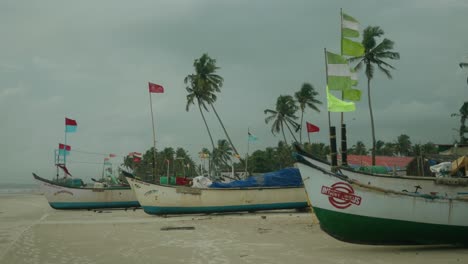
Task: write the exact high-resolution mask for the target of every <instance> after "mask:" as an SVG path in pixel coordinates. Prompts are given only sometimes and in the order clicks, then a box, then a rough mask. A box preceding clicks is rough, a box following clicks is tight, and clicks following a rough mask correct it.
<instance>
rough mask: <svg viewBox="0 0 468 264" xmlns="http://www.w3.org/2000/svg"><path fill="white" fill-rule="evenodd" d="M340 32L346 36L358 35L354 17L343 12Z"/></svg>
mask: <svg viewBox="0 0 468 264" xmlns="http://www.w3.org/2000/svg"><path fill="white" fill-rule="evenodd" d="M341 21H342V22H341V32H342V33H341V34H342V36H343V37H347V38H357V37H359V22H358V21H357V20H356V19H354V17H352V16H349V15H347V14H345V13H343V17H342V20H341Z"/></svg>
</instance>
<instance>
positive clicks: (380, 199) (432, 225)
mask: <svg viewBox="0 0 468 264" xmlns="http://www.w3.org/2000/svg"><path fill="white" fill-rule="evenodd" d="M296 167H297V168H299V170H300V172H301V176H302V179H303V182H304V187H305V189H306V192H307V195H308V198H309V200H310V201H311V206H312V207H313V209H314V212H315V214H316V216H317V218H318V220H319V222H320V227H321V228H322V230H323V231H325V232H326V233H328V234H329V235H331V236H333V237H335V238H337V239H339V240H342V241H346V242H351V243H360V244H375V245H379V244H383V245H403V244H467V243H468V201H467V200H465V199H463V198H461V197H453V198H451V199H449V198H446V197H444V196H438V195H425V194H415V193H407V192H400V191H395V190H391V189H383V188H378V187H375V186H369V185H365V184H362V183H360V182H358V181H355V180H350V179H349V178H346V177H343V176H341V175H336V174H333V173H331V172H326V171H322V170H318V169H316V168H314V167H311V166H309V165H307V164H304V163H301V162H297V163H296ZM465 191H466V189H465Z"/></svg>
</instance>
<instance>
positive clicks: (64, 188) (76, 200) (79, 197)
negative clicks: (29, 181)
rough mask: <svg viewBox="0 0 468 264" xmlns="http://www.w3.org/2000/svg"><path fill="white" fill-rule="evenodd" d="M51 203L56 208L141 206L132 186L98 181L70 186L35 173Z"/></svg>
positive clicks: (34, 175)
mask: <svg viewBox="0 0 468 264" xmlns="http://www.w3.org/2000/svg"><path fill="white" fill-rule="evenodd" d="M33 177H34V179H35V180H36V181H37V182H38V184H39V186H40V189H41V191H42V192H43V193H44V196H45V197H46V199H47V201H48V202H49V205H50V206H51V207H52V208H54V209H96V208H128V207H139V206H140V204H139V203H138V201H137V199H136V197H135V194H134V192H133V191H132V190H131V188H130V186H124V185H109V186H105V185H103V184H102V183H96V184H93V185H92V186H87V185H81V186H70V185H65V184H62V183H60V182H58V181H50V180H47V179H44V178H41V177H39V176H38V175H37V174H35V173H33Z"/></svg>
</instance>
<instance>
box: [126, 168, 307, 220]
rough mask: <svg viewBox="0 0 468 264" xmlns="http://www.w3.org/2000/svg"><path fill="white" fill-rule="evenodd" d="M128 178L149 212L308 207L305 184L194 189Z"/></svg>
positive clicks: (213, 211)
mask: <svg viewBox="0 0 468 264" xmlns="http://www.w3.org/2000/svg"><path fill="white" fill-rule="evenodd" d="M127 181H128V183H129V184H130V186H131V188H132V189H133V191H134V192H135V195H136V198H137V199H138V202H139V203H140V204H141V207H142V208H143V210H144V211H145V212H146V213H147V214H152V215H166V214H193V213H225V212H239V211H259V210H278V209H304V208H307V207H308V204H307V197H306V194H305V191H304V187H303V186H301V187H248V188H192V187H186V186H171V185H163V184H156V183H148V182H144V181H140V180H137V179H134V178H131V177H127Z"/></svg>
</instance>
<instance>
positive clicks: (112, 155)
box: [109, 153, 117, 158]
mask: <svg viewBox="0 0 468 264" xmlns="http://www.w3.org/2000/svg"><path fill="white" fill-rule="evenodd" d="M116 156H117V155H115V154H112V153H111V154H109V158H115V157H116Z"/></svg>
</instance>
